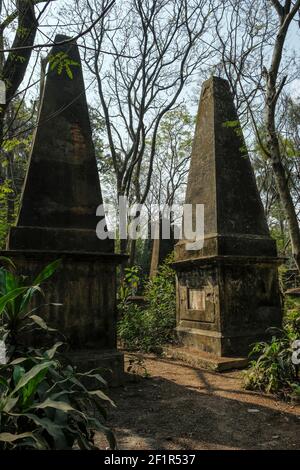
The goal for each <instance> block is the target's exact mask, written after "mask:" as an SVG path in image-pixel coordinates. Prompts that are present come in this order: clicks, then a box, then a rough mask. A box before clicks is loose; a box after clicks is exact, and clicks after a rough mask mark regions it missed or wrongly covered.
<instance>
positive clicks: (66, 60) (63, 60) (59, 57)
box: [48, 51, 79, 79]
mask: <svg viewBox="0 0 300 470" xmlns="http://www.w3.org/2000/svg"><path fill="white" fill-rule="evenodd" d="M48 60H49V64H50V70H55V69H57V74H58V75H61V74H62V72H63V70H65V72H66V74H67V75H68V77H69V78H70V79H72V78H73V72H72V69H71V66H73V67H79V63H78V62H76V61H75V60H72V59H70V57H69V56H68V54H66V53H65V52H63V51H61V52H58V53H57V54H54V55H50V56H49V59H48Z"/></svg>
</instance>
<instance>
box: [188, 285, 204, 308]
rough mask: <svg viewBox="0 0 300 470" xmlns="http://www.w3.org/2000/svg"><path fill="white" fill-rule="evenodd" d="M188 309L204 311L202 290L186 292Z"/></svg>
mask: <svg viewBox="0 0 300 470" xmlns="http://www.w3.org/2000/svg"><path fill="white" fill-rule="evenodd" d="M188 308H189V309H191V310H202V311H203V310H205V291H204V289H189V290H188Z"/></svg>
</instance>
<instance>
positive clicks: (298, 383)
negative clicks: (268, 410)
mask: <svg viewBox="0 0 300 470" xmlns="http://www.w3.org/2000/svg"><path fill="white" fill-rule="evenodd" d="M287 306H288V307H287V313H286V316H285V319H284V323H283V328H282V329H281V330H278V329H273V330H274V333H276V334H274V336H273V337H272V339H271V341H269V342H260V343H257V344H255V346H254V347H253V349H252V351H251V353H250V357H251V356H252V357H254V359H253V360H252V361H251V362H250V367H249V369H248V370H247V371H246V373H245V376H244V385H245V388H247V389H250V390H260V391H266V392H270V393H274V394H276V395H278V396H280V397H282V398H286V399H290V398H293V399H300V378H299V366H298V365H296V364H294V363H293V361H292V355H293V352H294V349H293V344H295V341H296V340H299V339H300V305H299V303H298V302H297V301H291V300H287Z"/></svg>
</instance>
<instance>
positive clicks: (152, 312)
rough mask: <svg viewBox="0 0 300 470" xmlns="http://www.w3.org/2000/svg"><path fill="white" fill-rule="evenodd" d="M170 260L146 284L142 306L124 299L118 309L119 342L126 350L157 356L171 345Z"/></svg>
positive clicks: (172, 281) (172, 296)
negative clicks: (155, 353)
mask: <svg viewBox="0 0 300 470" xmlns="http://www.w3.org/2000/svg"><path fill="white" fill-rule="evenodd" d="M171 261H172V260H171V258H169V259H168V260H167V261H166V262H165V263H164V264H163V265H161V266H160V268H159V271H158V274H157V275H156V276H155V277H154V278H152V279H150V280H149V281H147V282H146V285H145V293H144V298H145V304H146V305H145V306H139V305H136V304H134V303H131V302H130V301H128V300H126V299H123V300H122V302H121V303H120V305H119V308H120V312H121V315H122V316H121V319H120V321H119V323H118V334H119V338H120V340H121V341H122V343H123V344H124V346H125V347H126V348H127V349H128V350H132V351H134V350H140V351H145V352H150V351H154V352H158V351H160V350H161V346H162V345H163V344H164V343H167V342H171V341H173V339H174V337H173V330H174V327H175V297H176V296H175V272H174V270H173V269H172V268H171V266H170V262H171Z"/></svg>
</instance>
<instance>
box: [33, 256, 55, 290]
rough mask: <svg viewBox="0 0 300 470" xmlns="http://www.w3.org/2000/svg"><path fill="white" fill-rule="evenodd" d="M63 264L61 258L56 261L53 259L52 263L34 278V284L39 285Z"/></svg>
mask: <svg viewBox="0 0 300 470" xmlns="http://www.w3.org/2000/svg"><path fill="white" fill-rule="evenodd" d="M60 265H61V260H60V259H57V260H56V261H53V262H52V263H50V264H48V266H46V267H45V268H44V269H43V270H42V271H41V272H40V274H38V276H37V277H36V278H35V279H34V281H33V283H32V284H33V285H39V284H41V283H42V282H43V281H45V280H46V279H48V278H49V277H50V276H52V274H53V273H54V272H55V271H56V270H57V269H58V268H59V266H60Z"/></svg>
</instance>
